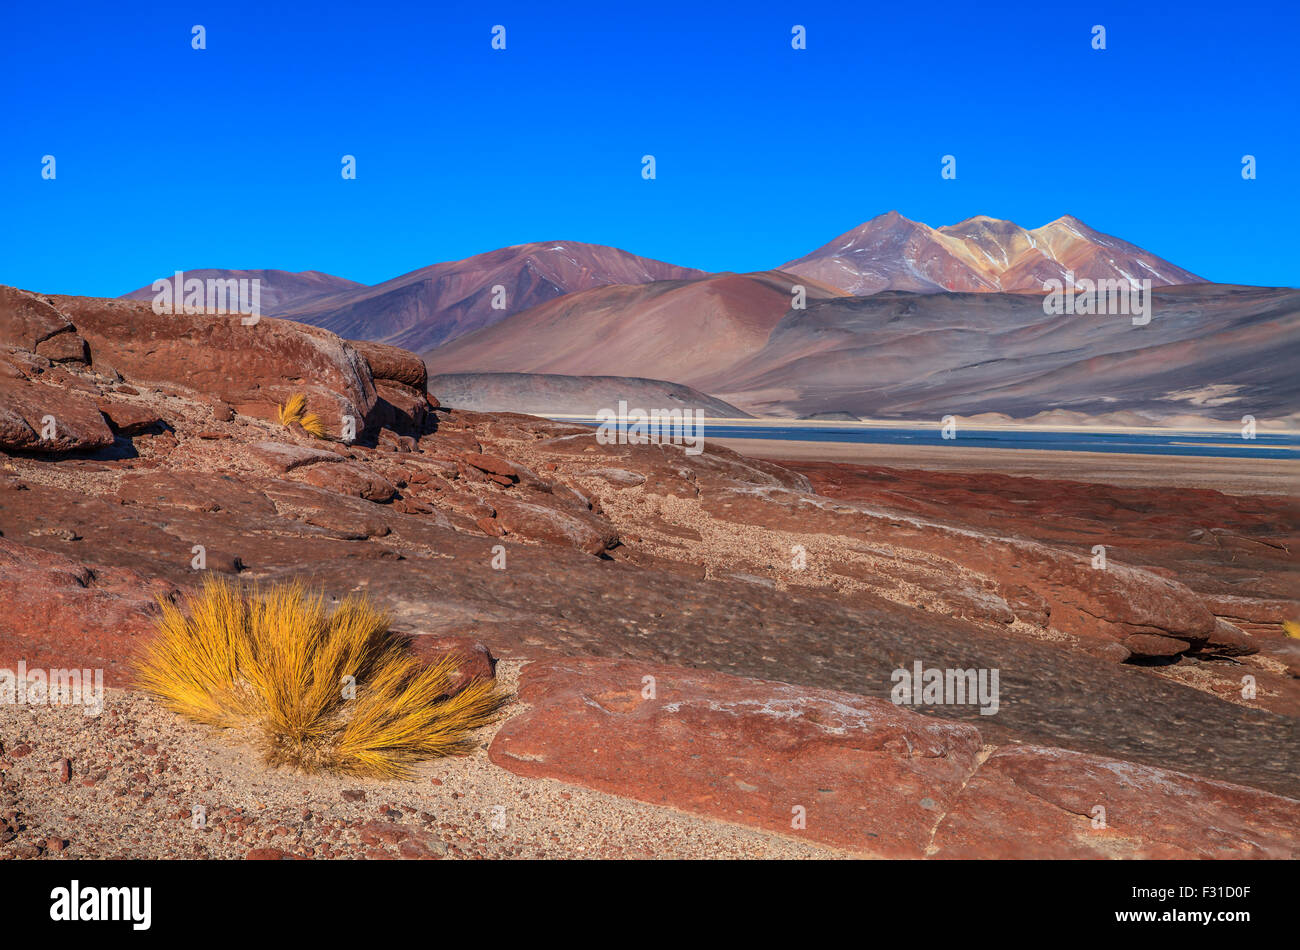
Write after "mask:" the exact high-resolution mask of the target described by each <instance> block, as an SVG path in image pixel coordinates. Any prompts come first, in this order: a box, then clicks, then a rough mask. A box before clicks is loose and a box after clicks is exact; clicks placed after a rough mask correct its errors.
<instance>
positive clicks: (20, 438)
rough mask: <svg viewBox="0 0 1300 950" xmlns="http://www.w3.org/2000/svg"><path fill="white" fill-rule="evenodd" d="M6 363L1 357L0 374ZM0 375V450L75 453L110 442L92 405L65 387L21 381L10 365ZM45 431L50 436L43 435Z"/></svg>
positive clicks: (104, 425) (103, 445) (107, 431)
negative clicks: (50, 435)
mask: <svg viewBox="0 0 1300 950" xmlns="http://www.w3.org/2000/svg"><path fill="white" fill-rule="evenodd" d="M6 363H7V361H6V360H5V358H4V356H3V355H0V370H3V369H4V367H5V365H6ZM8 367H9V369H8V371H0V449H16V450H20V451H27V452H51V453H61V452H74V451H85V450H94V449H100V448H104V447H105V446H109V445H112V444H113V433H112V432H111V431H110V430H109V427H108V425H107V424H106V423H105V422H104V417H103V416H102V415H100V412H99V410H98V409H96V408H95V405H94V403H93V402H91V401H90V399H88V398H86V397H85V396H83V395H80V394H78V393H76V392H73V391H70V390H68V389H66V388H64V387H60V386H53V385H47V384H46V383H44V382H40V381H38V380H32V379H27V378H25V377H24V376H23V375H22V374H21V373H20V372H18V371H17V370H16V369H15V368H14V365H13V364H12V363H8ZM47 433H50V434H52V437H51V438H45V437H44V436H45V435H46V434H47Z"/></svg>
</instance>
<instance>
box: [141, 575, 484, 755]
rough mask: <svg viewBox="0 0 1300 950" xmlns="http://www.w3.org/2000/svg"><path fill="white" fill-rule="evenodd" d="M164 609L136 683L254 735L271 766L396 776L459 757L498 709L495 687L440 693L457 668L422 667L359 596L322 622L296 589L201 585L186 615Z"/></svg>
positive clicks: (311, 599) (476, 685)
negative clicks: (249, 590) (426, 762)
mask: <svg viewBox="0 0 1300 950" xmlns="http://www.w3.org/2000/svg"><path fill="white" fill-rule="evenodd" d="M162 606H163V612H162V617H161V618H160V620H159V623H158V636H157V638H155V639H154V640H153V641H152V642H151V643H150V644H149V646H148V648H147V649H146V651H145V653H144V655H143V656H142V658H141V659H140V661H139V663H138V664H137V673H138V679H139V682H140V685H141V686H142V687H143V688H144V689H145V690H146V691H148V692H149V693H151V694H153V695H154V696H156V697H157V698H158V699H159V700H160V701H161V702H162V703H163V704H165V705H166V706H167V707H168V708H169V709H172V710H173V711H175V712H177V713H179V714H181V715H182V716H186V717H187V718H190V719H194V720H196V721H198V722H203V723H207V724H209V725H214V726H222V727H232V726H234V727H238V726H253V727H255V728H257V729H259V730H260V732H261V733H262V737H263V745H264V752H265V756H266V760H267V761H268V762H269V763H271V764H275V765H289V766H294V767H297V768H300V769H303V770H305V771H317V770H320V769H328V770H331V771H337V772H345V773H352V774H361V775H373V776H383V777H401V776H404V775H406V774H408V773H409V771H410V767H411V766H412V765H413V764H414V763H416V762H418V761H420V760H422V759H427V758H434V757H438V756H445V755H460V754H464V753H466V752H469V751H470V750H471V749H472V748H473V746H474V740H473V732H474V730H476V729H478V728H480V727H482V726H485V725H487V724H489V723H490V722H492V721H493V720H494V719H495V718H496V717H497V715H498V714H499V713H500V711H501V709H502V707H503V706H504V705H505V703H506V702H507V699H508V697H506V696H505V695H504V694H503V693H502V692H501V691H500V689H499V688H498V687H497V684H496V682H495V681H494V680H477V681H475V682H472V683H470V684H469V685H468V686H466V687H464V689H462V690H461V691H460V692H458V693H456V694H455V695H449V693H450V691H451V686H452V683H453V682H454V677H455V674H456V664H455V661H454V660H452V659H451V658H445V659H444V660H442V661H440V662H438V663H435V664H432V665H429V666H425V665H422V664H421V663H420V661H418V660H417V659H415V658H414V657H413V656H412V655H411V653H410V650H409V645H408V644H407V642H406V640H405V639H404V638H403V637H400V636H397V635H395V634H393V633H391V632H390V631H389V629H388V618H387V616H386V615H384V614H383V613H382V612H381V611H379V610H377V609H376V608H375V607H374V606H373V605H372V604H370V603H369V601H367V600H365V599H364V598H355V597H354V598H349V599H347V600H345V601H344V602H343V603H342V604H340V605H339V606H338V607H337V609H335V610H334V611H333V612H331V611H330V610H329V609H328V608H327V606H326V604H325V602H324V599H323V598H322V597H321V596H320V595H319V594H312V593H310V592H309V591H308V590H307V589H306V588H305V587H303V586H302V585H301V584H277V585H274V586H272V587H271V588H270V589H269V590H267V591H264V592H261V591H255V592H253V593H252V594H251V595H249V594H245V593H243V592H242V591H240V590H239V589H238V588H237V587H236V586H235V585H234V584H233V583H231V582H229V581H225V580H219V579H215V578H209V579H208V580H207V582H206V583H205V584H204V586H203V589H202V590H201V591H200V592H199V593H198V594H197V595H196V596H194V597H193V598H191V599H190V600H189V602H188V603H187V604H186V605H185V607H186V609H185V610H181V609H180V608H178V607H176V606H174V605H172V604H169V603H164V604H163V605H162Z"/></svg>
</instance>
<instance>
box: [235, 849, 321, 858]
mask: <svg viewBox="0 0 1300 950" xmlns="http://www.w3.org/2000/svg"><path fill="white" fill-rule="evenodd" d="M244 860H245V861H303V860H306V859H305V858H303V857H301V856H300V855H296V854H290V853H289V852H288V851H281V850H280V849H279V848H253V849H252V850H250V851H249V852H248V853H247V854H246V855H244Z"/></svg>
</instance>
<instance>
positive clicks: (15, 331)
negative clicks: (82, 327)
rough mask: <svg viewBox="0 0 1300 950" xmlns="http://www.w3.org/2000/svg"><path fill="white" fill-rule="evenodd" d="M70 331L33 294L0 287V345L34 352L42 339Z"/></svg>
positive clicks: (63, 319) (58, 315)
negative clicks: (9, 345)
mask: <svg viewBox="0 0 1300 950" xmlns="http://www.w3.org/2000/svg"><path fill="white" fill-rule="evenodd" d="M72 329H73V327H72V324H71V323H70V322H69V321H68V318H67V317H65V316H64V315H63V314H61V313H59V311H58V310H56V309H55V308H54V307H53V306H51V305H50V304H49V303H48V302H47V301H45V300H44V299H42V298H40V297H39V296H37V295H36V294H33V293H29V292H27V291H25V290H19V289H17V288H16V287H6V286H3V285H0V343H8V344H11V345H13V346H17V347H20V348H22V349H24V350H30V351H35V350H36V348H37V346H39V345H40V343H41V342H42V341H43V340H48V339H49V338H50V337H52V336H54V335H55V334H59V333H65V332H68V331H71V330H72Z"/></svg>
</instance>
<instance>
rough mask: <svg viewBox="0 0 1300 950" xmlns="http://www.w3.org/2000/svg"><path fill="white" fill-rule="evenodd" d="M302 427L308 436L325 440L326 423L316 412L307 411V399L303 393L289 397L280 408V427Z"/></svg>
mask: <svg viewBox="0 0 1300 950" xmlns="http://www.w3.org/2000/svg"><path fill="white" fill-rule="evenodd" d="M295 422H296V423H298V425H300V426H302V428H303V431H304V432H306V433H307V434H308V435H314V436H315V437H316V438H318V439H323V438H325V422H324V420H323V419H321V417H320V416H318V415H316V413H314V412H308V411H307V397H306V396H304V395H303V394H302V393H295V394H294V395H292V396H290V397H289V401H288V402H286V403H285V404H284V405H283V406H281V407H280V425H282V426H291V425H293V424H294V423H295Z"/></svg>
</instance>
